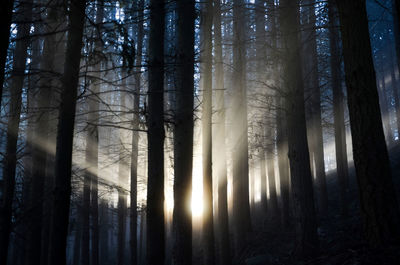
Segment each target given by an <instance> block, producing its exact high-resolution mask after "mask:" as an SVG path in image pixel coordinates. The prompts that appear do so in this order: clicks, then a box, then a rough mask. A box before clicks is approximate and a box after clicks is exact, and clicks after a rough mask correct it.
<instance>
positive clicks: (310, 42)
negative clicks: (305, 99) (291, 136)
mask: <svg viewBox="0 0 400 265" xmlns="http://www.w3.org/2000/svg"><path fill="white" fill-rule="evenodd" d="M302 13H303V17H302V20H303V27H304V30H303V31H302V34H303V38H304V41H303V59H304V66H303V75H304V77H303V79H304V82H305V90H306V91H309V93H310V102H309V107H310V116H311V117H310V121H309V127H310V129H309V132H310V138H309V139H310V141H311V143H310V145H311V146H312V147H313V148H310V151H311V152H312V156H311V157H312V158H314V162H315V175H316V182H317V187H318V201H319V211H320V212H321V213H322V214H325V213H326V212H327V210H328V192H327V187H326V175H325V162H324V141H323V134H322V124H321V91H320V85H319V76H318V75H319V72H318V53H317V36H316V31H315V27H316V18H315V0H306V1H303V11H302ZM311 161H312V160H311ZM311 164H312V162H311Z"/></svg>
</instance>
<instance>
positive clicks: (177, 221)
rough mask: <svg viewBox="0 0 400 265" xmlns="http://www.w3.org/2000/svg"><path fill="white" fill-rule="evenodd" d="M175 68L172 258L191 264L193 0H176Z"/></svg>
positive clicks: (180, 262) (182, 264)
mask: <svg viewBox="0 0 400 265" xmlns="http://www.w3.org/2000/svg"><path fill="white" fill-rule="evenodd" d="M176 8H177V16H178V20H177V40H178V42H177V58H176V61H177V69H176V78H177V85H176V102H175V104H176V108H175V127H174V174H175V178H174V211H173V224H172V226H173V262H174V264H175V265H190V264H192V212H191V210H190V201H191V196H192V168H193V127H194V121H193V108H194V77H193V75H194V34H195V31H194V22H195V1H194V0H181V1H178V3H177V6H176Z"/></svg>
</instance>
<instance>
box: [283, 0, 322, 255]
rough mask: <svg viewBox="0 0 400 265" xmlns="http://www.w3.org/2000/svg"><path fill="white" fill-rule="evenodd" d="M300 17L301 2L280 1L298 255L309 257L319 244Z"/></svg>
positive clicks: (296, 251) (296, 250)
mask: <svg viewBox="0 0 400 265" xmlns="http://www.w3.org/2000/svg"><path fill="white" fill-rule="evenodd" d="M298 15H299V14H298V3H297V1H290V0H283V1H281V2H280V21H281V29H282V37H283V40H282V42H283V43H282V45H283V47H284V49H285V57H284V58H283V60H284V65H283V67H284V73H283V76H284V80H283V82H284V87H285V89H286V94H287V96H286V115H287V117H286V118H287V126H288V127H287V133H288V149H289V163H290V173H291V180H292V193H293V203H294V214H295V219H296V220H295V223H296V249H295V253H296V254H297V255H299V256H302V257H308V256H311V255H313V254H315V251H316V250H317V249H318V244H319V243H318V235H317V221H316V214H315V208H314V194H313V184H312V177H311V169H310V156H309V152H308V144H307V130H306V121H305V106H304V88H303V80H302V67H301V59H300V42H299V38H298V34H299V16H298Z"/></svg>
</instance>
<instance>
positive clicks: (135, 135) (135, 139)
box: [130, 0, 144, 265]
mask: <svg viewBox="0 0 400 265" xmlns="http://www.w3.org/2000/svg"><path fill="white" fill-rule="evenodd" d="M136 8H137V10H138V11H137V13H136V15H137V21H138V22H137V23H138V24H137V38H136V42H137V51H136V58H135V64H136V67H137V68H136V70H137V73H136V74H135V95H134V99H133V122H132V127H133V131H132V154H131V212H130V213H131V216H130V217H131V218H130V252H131V264H132V265H136V264H138V252H137V248H138V246H137V219H138V214H137V193H138V189H137V182H138V179H137V176H138V171H137V169H138V155H139V121H140V117H139V104H140V86H141V65H142V56H143V54H142V52H143V19H142V17H143V9H144V0H140V1H138V2H137V5H136Z"/></svg>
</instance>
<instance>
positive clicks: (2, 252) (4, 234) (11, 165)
mask: <svg viewBox="0 0 400 265" xmlns="http://www.w3.org/2000/svg"><path fill="white" fill-rule="evenodd" d="M19 12H20V14H21V15H20V19H21V20H26V21H28V22H27V23H22V22H21V23H20V24H18V25H17V27H18V28H17V30H18V33H17V39H19V40H18V41H17V42H16V47H15V51H14V62H13V70H12V74H11V76H12V77H11V84H10V94H11V95H10V107H9V113H10V115H9V117H8V123H7V142H6V153H5V155H4V159H5V161H4V168H3V181H4V187H3V193H2V200H1V205H0V264H7V253H8V246H9V241H10V233H11V230H12V204H13V198H14V190H15V171H16V166H17V142H18V133H19V122H20V116H21V100H22V88H23V86H24V79H25V66H26V57H27V49H28V45H29V39H28V36H29V30H30V22H29V21H31V20H32V0H29V1H27V2H25V3H23V4H21V5H20V10H19ZM21 38H22V39H21ZM1 67H2V66H1Z"/></svg>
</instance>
